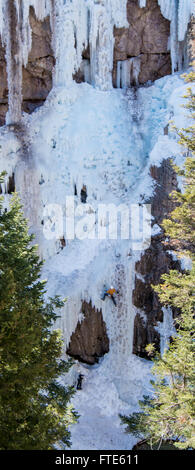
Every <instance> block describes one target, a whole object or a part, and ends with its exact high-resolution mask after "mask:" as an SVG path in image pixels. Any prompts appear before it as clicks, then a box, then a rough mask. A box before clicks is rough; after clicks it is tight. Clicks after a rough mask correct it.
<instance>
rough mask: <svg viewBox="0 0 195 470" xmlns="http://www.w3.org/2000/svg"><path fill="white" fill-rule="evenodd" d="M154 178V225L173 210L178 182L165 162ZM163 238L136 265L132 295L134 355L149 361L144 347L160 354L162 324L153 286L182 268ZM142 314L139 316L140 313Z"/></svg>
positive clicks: (155, 239)
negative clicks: (171, 271) (150, 346)
mask: <svg viewBox="0 0 195 470" xmlns="http://www.w3.org/2000/svg"><path fill="white" fill-rule="evenodd" d="M151 176H152V177H153V178H154V180H155V182H156V183H157V185H156V192H155V195H154V197H153V198H152V201H150V202H151V205H152V215H153V216H154V218H155V223H157V224H160V223H161V222H162V220H163V219H164V218H165V217H166V216H167V215H168V213H169V212H171V210H173V207H174V206H173V202H172V200H171V198H170V196H169V194H170V193H171V191H173V190H174V189H176V188H177V179H176V175H175V172H174V171H173V169H172V167H171V164H170V161H169V160H165V161H163V162H162V165H161V166H160V167H158V168H157V167H155V166H153V167H151ZM163 239H164V237H163V234H162V235H161V234H159V235H156V236H155V237H153V238H152V242H151V246H150V247H149V248H148V249H147V250H146V251H145V252H144V254H143V256H142V257H141V259H140V260H139V261H138V262H137V263H136V273H137V274H136V278H135V288H134V291H133V304H134V305H135V306H136V307H137V309H138V313H137V314H136V317H135V322H134V341H133V352H134V354H137V355H138V356H141V357H146V358H148V357H147V354H146V351H145V347H146V345H147V344H148V343H154V344H155V346H156V348H157V349H158V350H159V343H160V336H159V333H158V331H157V330H156V329H155V327H156V326H157V322H159V321H163V311H162V306H161V304H160V302H159V300H158V296H157V294H156V293H155V292H154V290H153V289H152V287H151V284H153V285H155V284H158V283H159V281H160V277H161V275H162V274H163V273H166V272H168V271H169V270H170V269H176V268H179V267H180V264H179V263H178V262H177V261H173V259H172V257H171V255H170V254H169V253H168V251H167V247H166V248H165V245H164V244H163V243H162V242H163ZM139 310H140V312H139ZM173 314H174V315H176V314H177V312H176V311H175V312H173Z"/></svg>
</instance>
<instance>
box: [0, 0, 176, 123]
mask: <svg viewBox="0 0 195 470" xmlns="http://www.w3.org/2000/svg"><path fill="white" fill-rule="evenodd" d="M127 17H128V21H129V28H126V29H125V28H121V29H117V28H116V29H115V50H114V67H113V84H114V86H116V70H117V61H123V60H126V59H128V58H133V57H139V58H140V73H139V83H140V84H143V83H145V82H147V81H148V80H155V79H157V78H160V77H162V76H164V75H167V74H169V73H171V63H170V54H169V52H167V43H168V37H169V31H170V24H169V21H167V20H166V19H165V18H163V16H162V15H161V12H160V8H159V6H158V3H157V0H147V8H139V6H138V0H128V3H127ZM30 22H31V27H32V50H31V52H30V54H29V61H28V65H27V67H26V68H24V69H23V89H22V94H23V110H24V111H25V112H28V113H31V112H33V111H34V109H35V108H36V107H38V106H41V104H43V102H44V100H45V99H46V97H47V95H48V93H49V91H50V90H51V88H52V70H53V67H54V65H55V59H54V55H53V51H52V47H51V43H52V35H51V28H50V21H49V18H46V19H45V20H44V21H43V22H41V21H38V20H37V19H36V17H35V14H34V10H33V8H31V14H30ZM83 57H84V58H88V59H90V57H89V50H87V51H84V52H83ZM75 79H76V80H77V81H78V82H81V81H83V75H82V73H81V72H78V73H77V74H76V75H75ZM7 102H8V86H7V73H6V62H5V50H4V49H3V47H2V45H1V44H0V125H3V124H4V123H5V114H6V112H7Z"/></svg>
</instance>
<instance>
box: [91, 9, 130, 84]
mask: <svg viewBox="0 0 195 470" xmlns="http://www.w3.org/2000/svg"><path fill="white" fill-rule="evenodd" d="M126 4H127V0H120V1H119V0H99V1H97V2H95V3H94V5H92V7H91V17H90V39H89V41H90V53H91V54H90V56H91V82H92V84H93V85H94V86H95V87H97V88H100V89H101V90H109V89H111V88H112V69H113V51H114V31H113V29H114V25H115V26H117V27H123V26H127V14H126Z"/></svg>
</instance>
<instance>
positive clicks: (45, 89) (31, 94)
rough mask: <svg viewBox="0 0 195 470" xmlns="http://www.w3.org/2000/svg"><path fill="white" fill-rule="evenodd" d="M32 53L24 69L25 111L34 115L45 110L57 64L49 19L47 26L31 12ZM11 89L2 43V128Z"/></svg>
mask: <svg viewBox="0 0 195 470" xmlns="http://www.w3.org/2000/svg"><path fill="white" fill-rule="evenodd" d="M30 23H31V28H32V50H31V52H30V54H29V60H28V64H27V67H26V68H23V88H22V94H23V110H24V111H25V112H28V113H31V112H32V111H34V109H35V108H37V107H38V106H41V105H42V104H43V103H44V101H45V99H46V97H47V95H48V93H49V91H50V90H51V88H52V70H53V67H54V64H55V60H54V56H53V51H52V47H51V39H52V38H51V28H50V21H49V18H46V19H45V20H44V21H43V22H41V21H38V20H37V19H36V17H35V14H34V10H33V8H31V14H30ZM7 103H8V85H7V73H6V62H5V50H4V48H3V47H2V44H1V43H0V125H3V124H4V123H5V114H6V112H7V108H8V105H7Z"/></svg>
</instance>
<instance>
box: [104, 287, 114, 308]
mask: <svg viewBox="0 0 195 470" xmlns="http://www.w3.org/2000/svg"><path fill="white" fill-rule="evenodd" d="M115 293H116V289H115V288H114V287H113V286H111V287H110V289H106V290H105V292H104V295H103V297H102V300H105V298H106V297H107V296H108V297H110V298H111V299H112V301H113V303H114V305H115V306H116V300H115V298H114V294H115Z"/></svg>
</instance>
